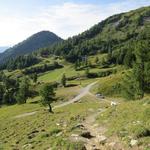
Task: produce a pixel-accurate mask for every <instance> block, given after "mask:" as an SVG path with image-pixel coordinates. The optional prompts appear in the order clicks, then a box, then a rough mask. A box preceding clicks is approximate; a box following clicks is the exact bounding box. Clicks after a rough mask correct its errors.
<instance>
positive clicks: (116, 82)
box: [92, 71, 124, 97]
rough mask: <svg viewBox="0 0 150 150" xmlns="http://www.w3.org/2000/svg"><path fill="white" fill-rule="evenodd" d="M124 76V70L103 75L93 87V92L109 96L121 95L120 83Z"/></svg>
mask: <svg viewBox="0 0 150 150" xmlns="http://www.w3.org/2000/svg"><path fill="white" fill-rule="evenodd" d="M123 76H124V71H120V72H119V73H116V74H113V75H110V76H107V77H103V78H100V79H99V82H98V83H97V84H96V85H95V86H94V87H93V88H92V92H93V93H102V94H103V95H105V96H108V97H112V96H113V97H121V92H120V84H121V81H122V78H123Z"/></svg>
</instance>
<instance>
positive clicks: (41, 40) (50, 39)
mask: <svg viewBox="0 0 150 150" xmlns="http://www.w3.org/2000/svg"><path fill="white" fill-rule="evenodd" d="M60 41H62V39H61V38H60V37H58V36H57V35H55V34H54V33H52V32H49V31H41V32H39V33H36V34H34V35H32V36H31V37H29V38H28V39H26V40H24V41H23V42H21V43H19V44H17V45H15V46H14V47H12V48H9V49H8V50H6V51H5V52H3V53H2V54H0V63H2V62H4V61H6V60H8V59H10V58H15V57H17V56H21V55H25V54H30V53H32V52H34V51H36V50H38V49H40V48H44V47H47V46H50V45H52V44H54V43H56V42H60Z"/></svg>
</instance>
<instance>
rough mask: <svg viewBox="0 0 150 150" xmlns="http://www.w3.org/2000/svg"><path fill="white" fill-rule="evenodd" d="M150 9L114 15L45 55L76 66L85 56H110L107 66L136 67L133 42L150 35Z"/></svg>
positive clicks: (56, 46) (43, 51)
mask: <svg viewBox="0 0 150 150" xmlns="http://www.w3.org/2000/svg"><path fill="white" fill-rule="evenodd" d="M149 12H150V7H145V8H141V9H138V10H134V11H131V12H128V13H123V14H119V15H114V16H111V17H109V18H108V19H106V20H104V21H102V22H100V23H99V24H97V25H95V26H94V27H92V28H91V29H90V30H88V31H85V32H83V33H82V34H80V35H78V36H74V37H72V38H69V39H68V40H66V41H63V42H61V43H58V44H55V45H54V46H52V47H49V48H48V49H46V50H41V52H40V53H41V55H43V53H47V55H48V54H55V55H60V56H63V57H64V58H65V59H66V60H67V61H70V62H76V61H77V60H78V59H80V60H81V59H82V57H83V56H89V55H94V54H96V53H108V61H107V63H109V64H111V63H118V64H123V63H125V64H126V65H127V66H129V67H132V63H133V61H134V58H135V57H134V52H133V51H134V49H133V44H132V43H133V42H134V41H135V40H137V39H139V40H140V39H142V34H143V33H144V35H145V34H147V35H148V36H147V37H146V40H148V38H149V34H148V33H149V32H150V21H149V17H150V13H149ZM124 59H125V60H124Z"/></svg>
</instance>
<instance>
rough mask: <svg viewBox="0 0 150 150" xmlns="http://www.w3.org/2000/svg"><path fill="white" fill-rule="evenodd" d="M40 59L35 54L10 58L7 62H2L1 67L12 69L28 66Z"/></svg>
mask: <svg viewBox="0 0 150 150" xmlns="http://www.w3.org/2000/svg"><path fill="white" fill-rule="evenodd" d="M39 61H40V60H39V59H38V58H37V57H35V56H33V55H27V56H19V57H17V58H15V59H10V60H9V61H8V62H6V63H5V64H2V65H1V67H0V68H2V69H7V70H9V71H12V70H15V69H23V68H26V67H30V66H32V65H34V64H37V63H39Z"/></svg>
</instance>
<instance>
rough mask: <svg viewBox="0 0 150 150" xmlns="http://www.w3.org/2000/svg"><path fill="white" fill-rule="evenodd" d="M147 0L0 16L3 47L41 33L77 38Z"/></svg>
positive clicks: (54, 7) (69, 5)
mask: <svg viewBox="0 0 150 150" xmlns="http://www.w3.org/2000/svg"><path fill="white" fill-rule="evenodd" d="M148 3H149V2H147V1H140V0H139V1H136V0H127V1H125V2H120V3H113V4H108V5H94V4H79V3H73V2H72V3H64V4H61V5H52V6H47V7H46V8H40V9H39V12H38V13H36V14H34V15H33V14H32V16H30V18H29V17H27V16H24V15H23V16H22V15H21V14H20V15H19V14H18V15H14V16H13V15H9V16H8V15H7V16H1V15H0V20H1V22H0V45H12V44H15V43H18V42H19V41H22V40H24V39H25V38H27V37H28V36H30V35H32V34H33V33H36V32H38V31H41V30H49V31H52V32H55V33H56V34H58V35H59V36H61V37H62V38H68V37H70V36H73V35H76V34H78V33H80V32H82V31H84V30H86V29H88V28H90V27H91V26H93V25H94V24H96V23H98V22H100V21H101V20H103V19H105V18H106V17H108V16H110V15H113V14H116V13H120V12H124V11H128V10H131V9H135V8H138V7H140V6H143V5H148Z"/></svg>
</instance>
